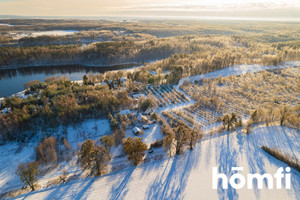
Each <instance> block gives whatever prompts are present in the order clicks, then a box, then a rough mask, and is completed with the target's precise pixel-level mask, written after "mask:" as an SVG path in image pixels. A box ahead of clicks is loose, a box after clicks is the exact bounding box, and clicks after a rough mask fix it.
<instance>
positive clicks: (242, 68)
mask: <svg viewBox="0 0 300 200" xmlns="http://www.w3.org/2000/svg"><path fill="white" fill-rule="evenodd" d="M293 66H300V61H286V62H283V63H281V65H279V66H271V65H268V66H264V65H258V64H252V65H235V66H231V67H227V68H224V69H221V70H217V71H213V72H210V73H206V74H200V75H195V76H190V77H185V78H182V79H181V80H180V81H179V83H178V85H177V88H179V87H180V86H181V85H182V84H183V83H184V82H186V81H189V82H193V81H195V80H201V79H206V78H217V77H219V76H221V77H226V76H230V75H241V74H246V73H253V72H258V71H262V70H267V69H280V68H284V67H293Z"/></svg>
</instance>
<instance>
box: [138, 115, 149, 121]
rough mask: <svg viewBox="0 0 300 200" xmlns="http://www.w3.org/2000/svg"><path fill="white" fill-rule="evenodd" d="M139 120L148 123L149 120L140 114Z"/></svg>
mask: <svg viewBox="0 0 300 200" xmlns="http://www.w3.org/2000/svg"><path fill="white" fill-rule="evenodd" d="M137 118H138V120H139V121H142V120H145V121H148V118H147V117H146V116H144V115H142V114H139V115H138V116H137Z"/></svg>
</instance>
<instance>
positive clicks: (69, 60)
mask: <svg viewBox="0 0 300 200" xmlns="http://www.w3.org/2000/svg"><path fill="white" fill-rule="evenodd" d="M278 45H279V44H278ZM175 53H180V54H182V55H184V56H183V57H182V56H181V57H178V59H177V58H175V60H174V58H172V59H173V60H169V61H170V62H169V63H167V62H165V63H162V65H164V66H161V67H162V68H163V69H168V68H169V66H170V65H181V66H185V68H186V69H190V68H194V70H196V71H197V70H198V69H199V64H200V65H207V67H209V68H210V67H212V68H214V67H213V66H215V67H216V68H220V67H221V68H222V67H227V66H230V65H233V64H246V63H260V64H268V65H277V64H279V62H281V61H284V60H295V59H299V57H300V52H299V49H298V48H295V47H294V46H291V45H290V43H286V44H283V43H280V47H279V46H276V45H274V44H272V45H271V44H264V43H256V42H253V41H251V40H249V39H247V38H245V37H242V36H181V37H171V38H160V39H152V40H145V41H114V42H97V43H92V44H89V45H59V46H55V45H54V46H35V47H10V48H9V47H0V67H22V66H48V65H62V64H64V65H70V64H82V65H116V64H119V63H129V62H147V61H153V60H160V59H165V58H168V57H170V56H171V55H173V54H175ZM166 63H167V65H166ZM187 66H189V67H188V68H187ZM209 71H211V70H209ZM188 73H189V74H190V72H188ZM192 74H199V73H198V72H194V73H192Z"/></svg>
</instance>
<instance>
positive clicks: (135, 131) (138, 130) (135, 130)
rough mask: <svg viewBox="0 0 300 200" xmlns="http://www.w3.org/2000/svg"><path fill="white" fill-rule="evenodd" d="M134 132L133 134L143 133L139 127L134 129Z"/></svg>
mask: <svg viewBox="0 0 300 200" xmlns="http://www.w3.org/2000/svg"><path fill="white" fill-rule="evenodd" d="M132 131H133V133H139V132H141V129H139V128H138V127H134V128H133V129H132Z"/></svg>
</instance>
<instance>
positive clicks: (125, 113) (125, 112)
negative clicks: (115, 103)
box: [120, 110, 130, 115]
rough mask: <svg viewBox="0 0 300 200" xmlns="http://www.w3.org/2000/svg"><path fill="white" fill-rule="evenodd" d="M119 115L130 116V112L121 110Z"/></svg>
mask: <svg viewBox="0 0 300 200" xmlns="http://www.w3.org/2000/svg"><path fill="white" fill-rule="evenodd" d="M120 114H121V115H128V114H130V110H121V111H120Z"/></svg>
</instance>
